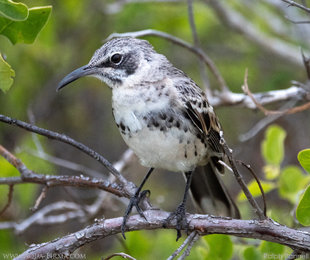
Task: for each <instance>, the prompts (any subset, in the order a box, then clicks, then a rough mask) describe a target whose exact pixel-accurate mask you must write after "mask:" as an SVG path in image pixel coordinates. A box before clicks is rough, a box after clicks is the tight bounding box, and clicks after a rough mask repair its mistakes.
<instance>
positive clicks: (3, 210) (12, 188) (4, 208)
mask: <svg viewBox="0 0 310 260" xmlns="http://www.w3.org/2000/svg"><path fill="white" fill-rule="evenodd" d="M13 190H14V185H13V184H10V185H9V193H8V201H7V203H6V204H5V206H4V207H3V209H2V210H1V211H0V217H1V215H2V214H3V213H4V212H5V211H6V210H7V209H8V207H10V205H11V202H12V197H13Z"/></svg>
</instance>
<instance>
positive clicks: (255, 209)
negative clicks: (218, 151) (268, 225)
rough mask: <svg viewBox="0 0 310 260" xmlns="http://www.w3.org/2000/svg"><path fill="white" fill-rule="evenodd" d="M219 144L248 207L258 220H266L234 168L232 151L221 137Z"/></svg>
mask: <svg viewBox="0 0 310 260" xmlns="http://www.w3.org/2000/svg"><path fill="white" fill-rule="evenodd" d="M221 143H222V147H223V149H224V152H225V155H226V156H227V159H228V161H229V164H230V166H231V169H232V172H233V174H234V175H235V178H236V180H237V182H238V183H239V185H240V187H241V189H242V191H243V193H244V195H245V196H246V197H247V199H248V201H249V203H250V205H251V206H252V208H253V210H254V212H255V214H256V215H257V216H258V217H259V219H260V220H264V219H266V218H267V216H266V215H265V213H264V211H262V209H261V208H260V207H259V205H258V204H257V202H256V200H255V199H254V197H253V196H252V194H251V192H250V191H249V189H248V187H247V185H246V183H245V182H244V180H243V178H242V176H241V174H240V173H239V171H238V169H237V167H236V162H235V159H234V157H233V155H232V150H231V149H230V148H229V147H228V145H227V144H226V141H225V140H224V138H223V137H221Z"/></svg>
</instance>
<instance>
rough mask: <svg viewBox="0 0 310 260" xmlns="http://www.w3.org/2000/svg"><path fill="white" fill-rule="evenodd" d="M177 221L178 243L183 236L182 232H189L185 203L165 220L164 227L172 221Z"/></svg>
mask: <svg viewBox="0 0 310 260" xmlns="http://www.w3.org/2000/svg"><path fill="white" fill-rule="evenodd" d="M174 219H176V221H177V225H176V231H177V239H176V241H178V240H179V238H180V237H181V236H182V234H181V230H182V229H185V230H186V231H187V230H188V222H187V220H186V210H185V203H181V204H180V205H179V206H178V207H177V209H176V210H175V211H174V212H172V213H171V214H170V215H169V217H168V218H167V219H166V220H165V223H164V227H166V226H167V225H168V223H170V222H171V221H172V220H174Z"/></svg>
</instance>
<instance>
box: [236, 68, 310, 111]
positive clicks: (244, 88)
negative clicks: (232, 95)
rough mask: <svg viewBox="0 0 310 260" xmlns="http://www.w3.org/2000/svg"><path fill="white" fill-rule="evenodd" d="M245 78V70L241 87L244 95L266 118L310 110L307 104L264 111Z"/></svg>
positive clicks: (246, 73) (246, 75) (246, 72)
mask: <svg viewBox="0 0 310 260" xmlns="http://www.w3.org/2000/svg"><path fill="white" fill-rule="evenodd" d="M247 78H248V70H247V69H246V70H245V75H244V85H243V86H242V90H243V91H244V93H245V94H246V95H248V96H249V97H250V98H251V100H252V101H253V103H254V104H255V106H256V107H257V108H258V109H259V110H261V111H262V112H263V113H264V114H265V115H266V116H267V115H285V114H286V115H289V114H295V113H298V112H302V111H304V110H307V109H309V108H310V102H307V103H305V104H303V105H300V106H297V107H293V108H289V109H285V110H282V111H280V110H269V109H266V108H265V107H264V106H262V105H261V104H260V103H259V102H258V101H257V100H256V99H255V97H254V95H253V94H252V92H251V91H250V89H249V86H248V82H247Z"/></svg>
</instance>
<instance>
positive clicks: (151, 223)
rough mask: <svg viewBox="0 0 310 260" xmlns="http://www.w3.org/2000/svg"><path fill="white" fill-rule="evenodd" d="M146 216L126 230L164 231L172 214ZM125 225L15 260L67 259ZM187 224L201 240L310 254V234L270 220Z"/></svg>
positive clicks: (97, 229)
mask: <svg viewBox="0 0 310 260" xmlns="http://www.w3.org/2000/svg"><path fill="white" fill-rule="evenodd" d="M144 213H145V216H146V218H147V221H146V220H145V219H144V218H142V217H140V216H139V215H134V216H131V217H129V219H128V221H127V226H128V228H129V230H130V231H134V230H142V229H143V230H151V229H162V228H163V225H164V223H166V222H165V221H166V219H167V217H168V216H169V214H170V213H169V212H165V211H161V210H147V211H145V212H144ZM122 221H123V218H122V217H118V218H112V219H104V220H100V221H97V223H94V224H93V225H90V226H88V227H86V228H84V229H82V230H79V231H77V232H74V233H72V234H69V235H67V236H64V237H61V238H58V239H55V240H53V241H50V242H47V243H42V244H38V245H31V246H30V247H29V249H28V250H27V251H25V252H24V253H22V254H21V255H19V256H18V257H16V258H15V260H20V259H33V258H34V257H38V256H42V258H44V257H46V256H47V255H48V254H49V255H50V254H59V255H62V256H63V257H68V256H69V255H70V254H71V253H73V252H74V251H75V250H77V249H78V248H80V247H82V246H84V245H86V244H88V243H90V242H92V241H94V240H98V239H101V238H104V237H108V236H111V235H115V234H119V233H121V225H122ZM187 221H188V223H189V228H188V232H192V231H197V232H198V234H199V235H201V236H203V235H207V234H227V235H234V236H237V237H247V238H253V239H260V240H266V241H270V242H275V243H279V244H283V245H286V246H289V247H291V248H292V249H294V250H298V251H301V252H309V251H310V234H309V233H308V232H303V231H299V230H295V229H292V228H288V227H286V226H283V225H280V224H279V223H277V222H275V221H273V220H271V219H265V220H240V219H230V218H223V217H214V216H209V215H199V214H188V215H187ZM166 224H167V223H166ZM167 228H168V229H175V228H176V222H175V221H173V222H172V223H168V224H167ZM36 259H41V258H36Z"/></svg>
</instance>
